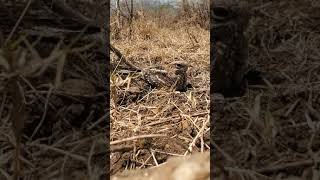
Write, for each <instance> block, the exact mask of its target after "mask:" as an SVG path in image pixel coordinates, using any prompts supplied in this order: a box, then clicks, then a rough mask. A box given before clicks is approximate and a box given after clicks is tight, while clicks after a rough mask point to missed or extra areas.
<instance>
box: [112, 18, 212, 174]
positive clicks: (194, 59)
mask: <svg viewBox="0 0 320 180" xmlns="http://www.w3.org/2000/svg"><path fill="white" fill-rule="evenodd" d="M165 20H166V19H164V18H163V19H161V21H159V20H158V19H157V18H156V17H154V16H151V15H150V16H148V15H146V16H145V17H144V18H140V19H138V20H136V21H134V23H133V27H132V29H133V35H132V36H131V37H127V35H128V34H127V32H128V30H127V29H126V28H124V29H122V31H121V34H120V36H119V37H120V38H119V37H118V38H117V39H115V38H113V37H114V33H113V32H112V31H111V38H112V40H111V42H112V43H113V44H114V46H115V47H117V48H118V49H119V50H121V51H122V53H123V54H124V56H125V57H126V58H127V59H128V60H129V61H130V62H132V63H133V64H134V65H136V66H138V67H141V68H147V67H154V66H161V67H164V69H166V70H168V71H170V67H169V66H168V64H169V63H170V62H172V61H173V60H176V59H180V60H184V61H186V62H187V63H188V64H189V65H190V67H189V70H188V80H189V82H190V83H191V84H192V86H193V88H192V89H189V90H188V91H187V92H175V91H172V90H170V89H165V88H162V89H152V90H148V91H147V92H145V91H146V89H144V87H143V86H142V85H141V82H138V81H139V79H138V78H137V77H138V76H139V74H138V73H137V75H131V76H123V75H120V74H119V73H118V71H117V70H116V71H115V72H114V73H112V75H111V89H113V90H111V92H112V96H111V143H112V142H114V141H116V140H122V139H125V138H128V137H134V136H139V135H150V136H151V137H152V136H156V135H159V134H160V135H164V136H165V137H163V136H160V137H154V138H143V139H137V140H134V141H133V140H128V141H126V142H122V143H117V144H116V145H115V147H114V148H113V147H111V149H118V150H119V149H121V148H123V149H124V148H125V147H127V148H129V151H127V152H125V153H124V152H114V153H112V154H111V161H112V163H111V169H112V174H114V173H116V172H118V171H119V170H120V171H121V170H124V169H135V168H147V167H151V166H156V165H158V164H160V163H162V162H164V161H166V159H167V158H168V157H169V156H183V155H185V154H189V152H196V151H205V150H208V149H209V134H210V133H209V131H210V128H209V126H210V123H209V102H210V99H209V81H210V77H209V74H210V70H209V69H210V68H209V64H210V62H209V48H210V44H209V43H210V42H209V31H208V30H205V29H203V28H201V27H199V25H188V23H183V22H187V21H184V20H183V19H180V20H179V21H177V19H175V18H174V17H170V18H168V19H167V20H168V21H166V22H164V21H165ZM111 22H112V21H111ZM112 28H113V27H112ZM112 61H114V62H118V61H117V58H115V57H114V56H112ZM133 89H139V90H144V92H145V93H143V94H142V93H140V91H138V94H141V95H136V96H135V97H136V99H133V98H132V96H130V93H129V92H132V91H133ZM130 148H131V149H130Z"/></svg>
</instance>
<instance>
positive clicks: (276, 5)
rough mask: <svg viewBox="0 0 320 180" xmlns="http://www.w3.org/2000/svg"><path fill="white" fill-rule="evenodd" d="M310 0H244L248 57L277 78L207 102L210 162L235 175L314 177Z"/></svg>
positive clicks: (315, 52) (315, 76) (315, 95)
mask: <svg viewBox="0 0 320 180" xmlns="http://www.w3.org/2000/svg"><path fill="white" fill-rule="evenodd" d="M314 2H315V1H314ZM314 2H311V1H303V0H297V1H284V0H281V1H272V2H269V1H259V2H256V1H249V6H250V10H251V11H252V13H253V17H252V19H251V24H250V28H249V37H250V63H251V64H253V65H254V66H256V67H257V68H258V69H259V70H262V71H264V72H267V73H270V74H273V75H281V76H282V77H285V81H284V82H282V83H280V84H269V85H268V86H265V87H250V88H249V92H248V93H247V94H246V96H244V97H241V98H234V99H225V100H223V101H220V102H216V104H215V105H214V108H215V107H219V111H218V110H215V111H214V116H215V117H216V118H213V120H214V121H213V122H212V123H213V126H212V128H213V136H212V137H214V139H213V140H214V142H215V144H214V146H215V148H214V149H213V151H215V154H216V155H215V156H214V157H213V158H214V162H217V163H219V164H223V165H224V166H225V168H226V169H227V170H228V172H229V173H231V174H233V175H236V176H237V178H239V179H240V177H242V178H245V179H293V178H297V177H299V178H300V177H302V178H304V180H309V179H311V177H313V179H318V178H319V176H318V175H317V174H318V172H319V170H318V169H317V168H316V167H317V163H318V160H317V159H318V158H319V150H320V149H319V145H320V144H319V143H320V141H319V126H318V124H319V123H318V122H319V120H320V119H319V118H320V116H319V110H318V109H319V107H320V103H319V102H320V101H319V97H320V93H319V92H320V91H319V90H320V89H319V87H320V86H319V85H320V84H319V80H320V76H319V70H320V69H319V59H320V54H319V50H320V44H319V42H320V41H319V38H320V31H319V17H320V14H319V10H320V9H319V8H320V7H319V5H318V6H316V4H315V3H314ZM217 109H218V108H217ZM234 179H236V177H234Z"/></svg>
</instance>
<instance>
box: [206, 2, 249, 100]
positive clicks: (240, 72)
mask: <svg viewBox="0 0 320 180" xmlns="http://www.w3.org/2000/svg"><path fill="white" fill-rule="evenodd" d="M211 21H212V23H211V24H212V26H211V38H212V39H211V41H212V42H213V46H212V47H211V51H212V52H213V56H211V63H212V65H211V66H212V67H211V68H212V71H211V73H212V77H213V80H212V81H211V82H212V84H211V89H212V90H213V92H214V93H221V94H223V95H224V96H225V97H234V96H242V95H243V94H244V93H245V91H246V88H247V80H246V78H245V74H246V71H247V69H248V39H247V37H246V35H245V31H246V28H247V27H248V24H249V13H247V11H246V10H245V9H244V8H242V7H239V6H236V5H233V4H231V5H230V4H225V3H219V2H217V3H215V5H214V7H213V9H212V13H211Z"/></svg>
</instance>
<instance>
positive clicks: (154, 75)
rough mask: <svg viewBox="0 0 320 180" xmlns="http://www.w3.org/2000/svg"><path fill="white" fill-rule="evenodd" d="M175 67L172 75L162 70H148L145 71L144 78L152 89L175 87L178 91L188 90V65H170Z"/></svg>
mask: <svg viewBox="0 0 320 180" xmlns="http://www.w3.org/2000/svg"><path fill="white" fill-rule="evenodd" d="M170 65H173V66H174V69H175V73H174V74H173V75H170V74H169V73H168V72H167V71H165V70H161V69H148V70H145V71H144V74H143V78H144V80H145V81H146V82H147V83H148V85H149V86H151V88H161V87H169V88H171V87H173V88H174V89H175V90H176V91H186V90H187V70H188V65H187V63H186V62H183V61H174V62H172V63H170Z"/></svg>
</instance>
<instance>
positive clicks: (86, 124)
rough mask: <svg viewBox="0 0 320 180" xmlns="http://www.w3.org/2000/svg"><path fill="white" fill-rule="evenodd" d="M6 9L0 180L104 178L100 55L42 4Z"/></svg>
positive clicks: (103, 61) (0, 53) (0, 57)
mask: <svg viewBox="0 0 320 180" xmlns="http://www.w3.org/2000/svg"><path fill="white" fill-rule="evenodd" d="M12 2H13V1H5V2H3V1H1V5H0V21H1V24H0V30H1V31H0V37H1V38H0V39H1V40H0V47H1V49H0V104H1V105H0V179H32V180H37V179H99V178H101V177H106V175H107V165H108V159H107V156H106V154H107V144H108V140H107V139H106V133H107V130H108V129H107V128H106V126H107V125H106V123H105V119H106V117H107V116H108V115H109V114H108V113H106V112H105V106H106V105H105V98H104V96H103V95H104V90H105V87H104V86H103V85H104V78H106V77H108V75H107V70H106V67H107V66H106V65H107V58H108V57H107V56H106V53H105V54H103V53H99V52H98V50H99V48H100V46H101V44H98V43H97V42H95V41H94V40H89V41H85V40H83V37H85V36H86V35H87V33H84V34H82V36H81V35H80V32H81V30H82V28H83V25H82V24H81V23H79V22H77V21H74V19H72V18H70V17H68V16H63V15H61V14H58V13H55V12H53V11H54V10H52V9H51V8H52V6H51V5H52V4H50V6H45V3H43V2H47V1H14V2H15V3H12ZM52 2H55V3H59V2H61V1H52ZM73 2H74V1H73ZM50 3H51V2H50ZM68 3H70V1H68ZM29 5H30V6H29ZM71 5H72V6H73V7H75V6H74V4H72V3H71ZM77 5H78V6H82V7H88V6H89V5H88V4H83V2H81V3H77ZM53 6H55V5H53ZM63 6H64V5H63ZM93 6H94V5H93V4H90V6H89V7H93ZM76 7H77V6H76ZM24 9H25V10H26V11H25V12H26V13H25V14H24V13H22V12H24ZM81 9H82V10H83V11H85V10H86V9H85V8H81ZM87 10H88V9H87ZM90 12H92V10H91V11H90ZM92 13H94V12H92ZM20 17H21V18H20ZM22 17H23V18H22ZM90 17H93V16H90ZM19 18H20V20H18V19H19ZM13 27H17V28H16V29H15V28H13ZM50 28H51V30H50ZM54 28H55V29H54ZM69 28H70V29H69ZM72 28H73V29H72ZM52 29H53V30H54V31H53V32H52ZM96 29H97V28H96ZM98 29H99V28H98ZM72 30H75V32H72ZM55 31H57V32H58V33H54V32H55ZM11 32H14V33H12V36H11V39H10V40H9V41H5V40H7V39H8V37H10V36H9V34H10V33H11ZM70 32H71V34H70ZM75 39H77V40H75ZM5 42H6V44H5ZM71 42H72V45H71ZM88 44H89V46H88ZM19 177H20V178H19Z"/></svg>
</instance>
